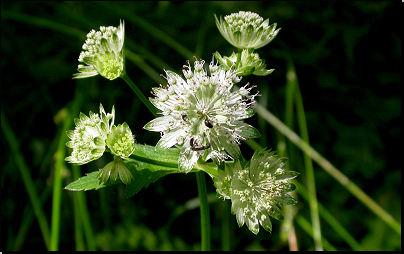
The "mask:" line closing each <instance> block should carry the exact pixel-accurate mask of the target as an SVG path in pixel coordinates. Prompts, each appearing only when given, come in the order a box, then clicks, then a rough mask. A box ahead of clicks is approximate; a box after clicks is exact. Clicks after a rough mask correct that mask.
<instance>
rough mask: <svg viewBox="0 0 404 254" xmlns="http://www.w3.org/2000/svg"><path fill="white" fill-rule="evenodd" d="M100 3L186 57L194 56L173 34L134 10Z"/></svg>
mask: <svg viewBox="0 0 404 254" xmlns="http://www.w3.org/2000/svg"><path fill="white" fill-rule="evenodd" d="M98 3H99V4H100V5H102V6H103V7H104V8H106V9H108V11H113V12H115V13H117V14H118V16H120V17H123V18H125V19H126V20H128V21H130V22H131V23H132V24H134V25H136V26H138V27H140V28H141V29H143V30H144V31H145V32H147V33H149V34H151V35H152V36H154V37H155V38H157V39H158V40H160V41H161V42H163V43H165V44H166V45H167V46H169V47H170V48H172V49H173V50H175V51H176V52H177V53H179V54H180V55H182V56H183V57H185V58H188V59H191V58H192V56H193V53H192V52H191V51H190V50H188V49H187V48H185V47H184V46H182V45H181V44H180V43H178V42H177V41H175V40H174V39H173V38H171V36H169V35H168V34H167V33H166V32H164V31H163V30H160V29H158V28H157V27H155V26H153V25H152V24H150V23H149V22H147V21H146V20H144V19H142V18H140V17H138V16H136V15H135V14H134V13H133V11H131V10H129V9H127V8H124V7H120V6H119V5H118V4H116V3H112V2H111V3H109V2H102V1H101V2H98Z"/></svg>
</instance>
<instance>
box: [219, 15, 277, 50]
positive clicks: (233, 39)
mask: <svg viewBox="0 0 404 254" xmlns="http://www.w3.org/2000/svg"><path fill="white" fill-rule="evenodd" d="M215 19H216V26H217V28H218V29H219V31H220V33H221V34H222V35H223V37H224V38H225V39H226V40H227V41H228V42H229V43H230V44H231V45H233V46H235V47H236V48H240V49H245V48H254V49H258V48H261V47H263V46H265V45H267V44H268V43H269V42H271V41H272V39H274V38H275V36H276V35H277V34H278V32H279V30H280V28H279V29H277V30H275V29H276V23H274V24H272V25H270V26H268V23H269V19H267V20H265V21H263V20H264V19H263V18H262V17H260V16H259V15H258V14H256V13H253V12H249V11H248V12H245V11H240V12H238V13H232V14H231V15H227V16H225V17H224V19H223V18H222V17H221V16H220V21H219V20H218V18H217V17H216V15H215Z"/></svg>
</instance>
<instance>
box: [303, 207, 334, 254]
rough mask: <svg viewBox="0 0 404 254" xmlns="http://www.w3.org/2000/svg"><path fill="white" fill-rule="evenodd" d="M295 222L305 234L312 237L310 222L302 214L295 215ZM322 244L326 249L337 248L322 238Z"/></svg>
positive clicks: (332, 249)
mask: <svg viewBox="0 0 404 254" xmlns="http://www.w3.org/2000/svg"><path fill="white" fill-rule="evenodd" d="M296 222H297V223H298V224H299V226H300V227H302V229H303V230H304V231H306V233H307V234H309V235H310V236H312V237H313V228H312V227H311V225H310V222H308V221H307V220H306V219H305V218H304V217H303V216H302V215H300V214H298V215H297V216H296ZM322 245H323V246H324V248H325V250H326V251H336V250H337V249H336V248H335V247H334V246H332V245H331V244H330V242H329V241H327V239H325V238H323V239H322Z"/></svg>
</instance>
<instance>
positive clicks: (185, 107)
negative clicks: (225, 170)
mask: <svg viewBox="0 0 404 254" xmlns="http://www.w3.org/2000/svg"><path fill="white" fill-rule="evenodd" d="M203 65H204V61H203V60H201V61H195V64H194V70H193V71H192V69H191V66H190V64H189V61H188V65H184V70H183V72H184V77H185V79H184V78H183V77H182V76H180V75H178V74H176V73H174V72H172V71H165V72H166V75H167V77H166V79H167V81H168V84H169V85H168V86H167V87H161V86H160V87H159V88H154V89H153V92H154V94H155V96H156V97H155V98H150V101H151V102H152V103H153V105H154V106H155V107H156V108H158V109H160V110H161V111H162V113H161V114H162V115H163V116H162V117H158V118H156V119H154V120H152V121H150V122H149V123H147V124H146V125H145V126H144V128H145V129H147V130H150V131H156V132H161V135H162V137H161V139H160V141H159V142H158V143H157V145H156V147H157V148H170V147H172V146H174V145H176V144H178V145H182V147H181V151H180V157H179V160H178V164H179V169H180V171H185V172H189V171H191V170H192V168H193V166H194V165H195V164H196V162H197V161H198V159H199V158H201V157H202V156H205V157H204V158H205V159H206V160H207V159H212V160H213V161H215V162H216V163H220V162H223V161H224V160H225V159H231V158H237V157H238V156H239V155H240V148H239V143H240V141H239V140H240V139H244V140H245V139H248V138H256V137H258V136H259V132H258V131H257V130H256V129H255V128H254V127H252V126H250V125H248V124H246V123H243V122H242V121H241V120H243V119H246V118H248V117H251V116H252V115H253V114H254V111H253V110H252V109H250V107H251V105H252V104H254V103H255V100H254V97H255V96H257V94H254V95H251V94H250V90H251V89H252V87H249V88H246V87H247V86H248V84H247V85H245V86H244V87H242V88H240V89H239V90H238V91H237V92H232V88H233V85H234V83H237V82H239V81H240V78H239V77H237V76H236V75H235V74H234V72H232V71H226V70H225V69H224V67H223V66H220V67H219V66H217V65H215V64H213V60H212V62H211V64H210V65H209V69H210V75H208V74H207V72H206V71H205V69H204V68H203Z"/></svg>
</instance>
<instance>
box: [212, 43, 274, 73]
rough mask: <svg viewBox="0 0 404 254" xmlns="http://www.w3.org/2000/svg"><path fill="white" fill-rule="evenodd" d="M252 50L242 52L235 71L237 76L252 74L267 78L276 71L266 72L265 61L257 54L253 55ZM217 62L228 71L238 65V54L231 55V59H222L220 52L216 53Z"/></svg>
mask: <svg viewBox="0 0 404 254" xmlns="http://www.w3.org/2000/svg"><path fill="white" fill-rule="evenodd" d="M252 51H253V50H252V49H243V51H242V52H241V57H240V63H239V64H238V65H237V69H236V70H235V71H236V73H237V75H240V76H248V75H251V74H254V75H257V76H266V75H268V74H271V73H272V72H273V71H274V70H275V69H270V70H266V69H265V67H266V64H265V60H261V59H260V56H259V55H258V54H257V53H253V52H252ZM214 56H215V57H216V60H217V61H218V62H219V63H220V64H222V65H224V66H226V70H230V69H231V68H233V66H235V65H236V63H237V56H238V53H237V54H236V53H234V52H233V54H231V56H229V57H226V56H225V57H222V56H221V55H220V54H219V52H216V53H214Z"/></svg>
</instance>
